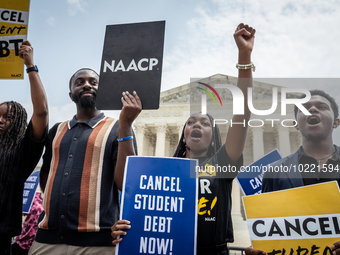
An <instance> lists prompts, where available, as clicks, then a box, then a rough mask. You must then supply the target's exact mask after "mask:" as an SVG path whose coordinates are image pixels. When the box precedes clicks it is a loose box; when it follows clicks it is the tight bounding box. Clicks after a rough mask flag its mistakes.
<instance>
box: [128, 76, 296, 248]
mask: <svg viewBox="0 0 340 255" xmlns="http://www.w3.org/2000/svg"><path fill="white" fill-rule="evenodd" d="M202 83H204V84H208V85H210V86H212V87H214V88H215V89H216V91H217V93H218V95H219V96H220V98H221V101H222V105H221V103H220V102H219V100H218V98H217V95H216V94H215V93H213V92H212V91H211V90H210V89H208V88H207V87H206V86H205V85H202ZM224 85H232V86H235V87H236V85H237V78H236V77H232V76H227V75H223V74H216V75H213V76H210V77H207V78H203V79H197V80H192V81H191V82H190V83H188V84H185V85H182V86H178V87H176V88H173V89H170V90H167V91H163V92H161V98H160V108H159V109H158V110H144V111H142V113H141V114H140V116H139V117H138V118H137V120H136V121H135V123H134V128H135V133H136V139H137V144H138V151H139V155H142V156H160V157H172V156H173V154H174V151H175V149H176V147H177V144H178V141H179V139H180V136H181V133H182V129H183V126H184V124H185V122H186V121H187V119H188V117H189V116H190V115H191V114H192V113H196V112H201V111H202V110H204V108H202V97H203V101H204V96H202V95H204V94H207V93H206V92H205V91H203V90H202V89H198V88H197V87H201V88H204V89H206V90H207V91H209V92H210V93H211V94H212V96H213V97H214V99H215V101H216V103H215V102H214V101H213V99H212V98H211V97H210V96H209V95H207V96H205V97H206V100H205V102H206V104H207V107H206V111H207V113H209V114H211V115H212V116H213V117H214V118H215V120H216V121H217V120H219V121H218V122H217V123H223V124H219V125H218V126H219V129H220V133H221V137H222V142H223V143H224V142H225V140H226V134H227V131H228V128H229V125H231V123H230V122H231V119H232V116H233V100H232V98H233V95H232V93H231V92H230V90H229V89H228V88H219V87H223V86H224ZM273 91H274V92H275V91H277V98H278V100H277V105H276V110H275V111H274V112H273V113H272V114H270V115H254V114H252V116H251V118H250V122H248V123H245V124H246V125H248V134H247V138H246V144H245V149H244V153H243V156H244V165H245V166H246V165H249V164H251V163H253V162H254V161H256V160H257V159H259V158H261V157H262V156H264V155H265V154H267V153H269V152H270V151H272V150H274V149H276V148H277V149H278V150H279V152H280V153H281V155H282V157H284V156H287V155H289V154H291V153H293V152H295V151H296V150H297V149H298V148H299V146H300V144H301V134H300V132H299V131H298V130H297V129H296V128H295V127H294V125H295V122H294V111H293V105H288V106H287V114H286V115H285V116H283V115H282V114H281V87H280V86H276V85H272V84H267V83H261V82H256V81H255V82H254V87H253V98H252V99H253V106H254V108H255V109H257V110H268V109H272V107H273V108H275V105H274V104H273V94H274V95H275V93H274V92H273ZM150 93H152V92H150ZM297 96H299V95H297V94H287V98H296V97H297ZM244 100H247V99H246V98H245V99H244ZM234 124H235V123H234ZM235 125H244V123H240V124H235ZM241 196H242V192H241V190H240V188H239V186H238V183H236V181H234V184H233V193H232V200H233V201H232V203H233V208H232V216H233V223H234V235H235V242H234V243H233V244H231V246H237V247H247V246H249V245H250V239H249V235H248V229H247V224H246V221H245V219H244V213H243V208H242V202H241V201H242V199H241Z"/></svg>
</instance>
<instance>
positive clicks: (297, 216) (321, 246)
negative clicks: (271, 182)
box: [243, 181, 340, 255]
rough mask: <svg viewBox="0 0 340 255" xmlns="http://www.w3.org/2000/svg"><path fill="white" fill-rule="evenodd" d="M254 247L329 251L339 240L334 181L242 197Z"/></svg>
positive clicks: (299, 253) (271, 252) (293, 254)
mask: <svg viewBox="0 0 340 255" xmlns="http://www.w3.org/2000/svg"><path fill="white" fill-rule="evenodd" d="M243 203H244V208H245V211H246V217H247V224H248V230H249V235H250V239H251V241H252V245H253V247H254V249H259V250H264V251H266V252H267V254H268V255H281V254H282V255H314V254H320V255H332V250H331V248H330V247H331V246H332V244H334V243H335V242H338V241H340V192H339V187H338V184H337V182H335V181H334V182H328V183H322V184H316V185H311V186H305V187H301V188H295V189H289V190H282V191H276V192H270V193H264V194H260V195H254V196H247V197H243Z"/></svg>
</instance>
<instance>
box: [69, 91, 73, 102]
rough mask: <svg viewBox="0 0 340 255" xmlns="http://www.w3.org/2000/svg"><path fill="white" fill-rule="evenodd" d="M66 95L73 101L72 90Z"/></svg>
mask: <svg viewBox="0 0 340 255" xmlns="http://www.w3.org/2000/svg"><path fill="white" fill-rule="evenodd" d="M68 95H69V97H70V98H71V100H72V101H73V99H72V92H71V91H70V92H68Z"/></svg>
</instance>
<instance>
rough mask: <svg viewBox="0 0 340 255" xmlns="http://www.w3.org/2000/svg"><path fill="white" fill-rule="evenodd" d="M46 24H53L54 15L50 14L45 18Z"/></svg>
mask: <svg viewBox="0 0 340 255" xmlns="http://www.w3.org/2000/svg"><path fill="white" fill-rule="evenodd" d="M46 22H47V24H49V25H50V26H55V23H56V22H55V18H54V16H50V17H48V19H47V20H46Z"/></svg>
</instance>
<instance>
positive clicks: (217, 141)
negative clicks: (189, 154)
mask: <svg viewBox="0 0 340 255" xmlns="http://www.w3.org/2000/svg"><path fill="white" fill-rule="evenodd" d="M206 115H207V116H208V118H209V120H210V122H211V126H212V141H213V142H214V146H212V145H211V144H210V147H209V149H208V152H207V156H208V157H212V156H214V155H215V154H216V152H217V150H218V149H219V148H220V147H221V146H222V142H221V135H220V130H219V129H218V127H217V125H215V126H213V124H214V118H213V117H212V116H210V115H209V114H206ZM186 125H187V124H186V123H185V124H184V127H183V129H182V135H181V138H180V139H179V143H178V146H177V149H176V151H175V154H174V157H176V158H185V157H186V144H185V143H184V142H183V138H184V130H185V127H186Z"/></svg>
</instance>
